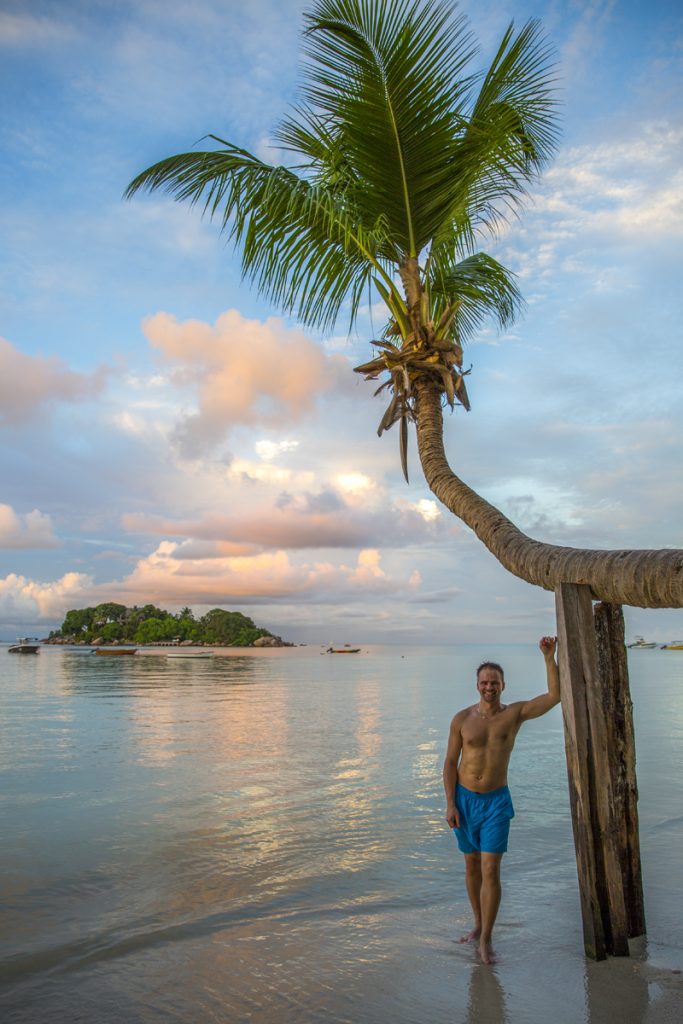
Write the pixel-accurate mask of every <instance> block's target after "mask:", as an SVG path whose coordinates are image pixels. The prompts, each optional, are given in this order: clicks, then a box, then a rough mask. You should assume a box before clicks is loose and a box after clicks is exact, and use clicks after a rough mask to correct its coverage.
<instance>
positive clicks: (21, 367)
mask: <svg viewBox="0 0 683 1024" xmlns="http://www.w3.org/2000/svg"><path fill="white" fill-rule="evenodd" d="M103 386H104V372H103V371H102V370H97V371H96V372H95V373H93V374H84V373H76V372H75V371H73V370H70V369H69V368H68V367H67V366H66V365H65V364H64V363H63V362H62V360H61V359H58V358H57V357H56V356H47V357H46V356H27V355H25V354H24V353H23V352H20V351H19V350H18V349H17V348H15V347H14V345H12V344H11V343H10V342H9V341H7V340H6V339H5V338H1V337H0V427H3V426H5V427H8V426H13V425H16V424H19V423H25V422H28V421H29V420H31V419H33V418H34V417H35V416H37V415H38V414H40V413H41V412H42V411H43V410H44V409H45V408H46V407H49V406H50V405H52V404H54V403H55V402H81V401H84V400H85V399H88V398H92V397H93V395H96V394H97V393H98V392H99V391H101V390H102V388H103Z"/></svg>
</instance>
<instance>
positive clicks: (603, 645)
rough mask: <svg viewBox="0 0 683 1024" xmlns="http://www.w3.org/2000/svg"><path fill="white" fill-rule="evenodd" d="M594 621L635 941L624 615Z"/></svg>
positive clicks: (637, 896)
mask: <svg viewBox="0 0 683 1024" xmlns="http://www.w3.org/2000/svg"><path fill="white" fill-rule="evenodd" d="M594 621H595V633H596V637H597V645H598V668H599V672H600V678H601V681H602V693H603V706H604V713H605V722H606V725H607V734H608V749H609V751H610V768H611V776H612V797H613V800H614V816H615V819H616V824H617V843H618V848H619V858H620V862H621V875H622V884H623V888H624V901H625V904H626V916H627V921H628V935H629V938H635V936H637V935H644V934H645V931H646V928H645V905H644V899H643V879H642V871H641V862H640V836H639V832H638V782H637V778H636V745H635V732H634V728H633V703H632V701H631V691H630V687H629V677H628V660H627V656H626V645H625V640H624V613H623V611H622V608H621V605H618V604H598V605H596V606H595V609H594Z"/></svg>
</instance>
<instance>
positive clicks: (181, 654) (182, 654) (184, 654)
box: [166, 651, 213, 658]
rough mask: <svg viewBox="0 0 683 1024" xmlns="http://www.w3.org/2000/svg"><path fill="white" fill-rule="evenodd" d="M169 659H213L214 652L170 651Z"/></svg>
mask: <svg viewBox="0 0 683 1024" xmlns="http://www.w3.org/2000/svg"><path fill="white" fill-rule="evenodd" d="M166 657H167V658H213V651H169V652H168V654H167V655H166Z"/></svg>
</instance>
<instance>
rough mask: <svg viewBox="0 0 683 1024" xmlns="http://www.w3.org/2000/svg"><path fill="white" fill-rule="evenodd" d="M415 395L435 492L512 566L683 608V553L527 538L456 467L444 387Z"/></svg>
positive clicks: (534, 579) (551, 581) (623, 597)
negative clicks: (449, 453)
mask: <svg viewBox="0 0 683 1024" xmlns="http://www.w3.org/2000/svg"><path fill="white" fill-rule="evenodd" d="M415 396H416V400H415V416H416V422H417V444H418V451H419V453H420V461H421V463H422V469H423V471H424V475H425V478H426V480H427V483H428V485H429V488H430V490H431V491H432V492H433V494H435V495H436V497H437V498H438V499H439V500H440V501H441V502H443V504H444V505H445V506H446V507H447V508H448V509H450V511H451V512H453V513H454V515H456V516H458V518H460V519H462V521H463V522H464V523H466V524H467V526H469V527H470V528H471V529H472V530H474V532H475V533H476V535H477V537H478V538H479V540H480V541H482V543H483V544H485V545H486V547H487V548H488V549H489V551H490V552H491V553H492V554H493V555H495V557H496V558H497V559H498V561H499V562H500V563H501V565H503V566H504V567H505V568H506V569H507V570H508V571H509V572H511V573H513V574H514V575H515V576H519V577H520V578H521V579H523V580H526V581H527V583H534V584H536V585H537V586H540V587H544V588H545V589H546V590H555V588H556V587H557V586H558V585H559V584H560V583H582V584H587V585H588V586H589V587H590V588H591V591H592V596H593V598H594V599H595V600H596V601H607V602H609V603H612V604H630V605H635V606H636V607H639V608H681V607H683V551H681V550H678V549H664V550H659V551H656V550H653V551H629V550H626V551H592V550H590V549H582V548H565V547H558V546H557V545H555V544H542V543H541V542H539V541H536V540H533V539H532V538H531V537H527V536H526V534H524V533H522V531H521V530H518V529H517V527H516V526H515V525H514V523H511V522H510V520H509V519H508V518H507V517H506V516H504V515H503V513H502V512H500V511H499V510H498V509H497V508H495V507H494V506H493V505H490V504H489V503H488V502H487V501H485V500H484V499H483V498H482V497H480V496H479V495H478V494H477V493H476V492H475V491H473V490H472V489H471V487H468V486H467V484H465V483H463V482H462V480H460V479H459V478H458V477H457V476H456V475H455V473H454V472H453V471H452V469H451V467H450V466H449V464H448V460H447V458H446V454H445V451H444V445H443V416H442V409H441V396H440V394H439V392H438V390H437V389H436V388H435V387H433V386H431V385H430V384H428V383H425V382H416V385H415Z"/></svg>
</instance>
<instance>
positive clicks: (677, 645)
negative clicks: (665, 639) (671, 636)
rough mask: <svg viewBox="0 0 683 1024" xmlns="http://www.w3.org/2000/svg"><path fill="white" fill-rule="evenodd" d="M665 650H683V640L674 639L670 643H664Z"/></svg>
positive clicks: (663, 648)
mask: <svg viewBox="0 0 683 1024" xmlns="http://www.w3.org/2000/svg"><path fill="white" fill-rule="evenodd" d="M662 650H663V651H683V640H672V641H671V643H670V644H662Z"/></svg>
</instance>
